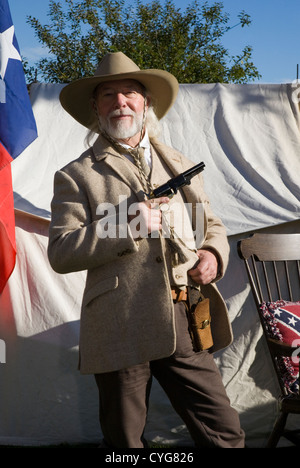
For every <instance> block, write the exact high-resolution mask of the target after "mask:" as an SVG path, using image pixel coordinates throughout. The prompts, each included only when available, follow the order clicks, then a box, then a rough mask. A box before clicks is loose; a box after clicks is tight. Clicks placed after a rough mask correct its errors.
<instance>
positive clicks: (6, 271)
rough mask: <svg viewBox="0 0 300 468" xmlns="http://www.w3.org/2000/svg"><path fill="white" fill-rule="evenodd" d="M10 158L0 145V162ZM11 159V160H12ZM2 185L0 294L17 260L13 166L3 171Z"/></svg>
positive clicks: (0, 187)
mask: <svg viewBox="0 0 300 468" xmlns="http://www.w3.org/2000/svg"><path fill="white" fill-rule="evenodd" d="M7 157H10V156H9V154H8V153H7V151H6V150H5V148H3V146H2V145H1V144H0V161H4V160H5V159H6V158H7ZM10 159H11V158H10ZM0 175H1V183H0V272H1V275H0V293H1V292H2V291H3V289H4V286H5V284H6V282H7V280H8V278H9V277H10V275H11V273H12V271H13V269H14V266H15V260H16V237H15V218H14V198H13V191H12V178H11V165H10V164H6V166H5V167H4V168H3V169H1V171H0Z"/></svg>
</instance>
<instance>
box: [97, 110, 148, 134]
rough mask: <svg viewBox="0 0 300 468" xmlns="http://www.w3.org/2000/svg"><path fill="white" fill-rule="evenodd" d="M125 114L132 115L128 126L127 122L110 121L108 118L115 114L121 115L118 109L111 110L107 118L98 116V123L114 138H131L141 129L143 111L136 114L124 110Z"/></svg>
mask: <svg viewBox="0 0 300 468" xmlns="http://www.w3.org/2000/svg"><path fill="white" fill-rule="evenodd" d="M125 114H126V115H131V116H132V121H131V124H130V126H129V127H128V122H123V121H118V122H114V123H112V122H111V120H110V118H111V117H112V116H115V115H122V112H120V111H113V112H111V113H110V114H109V116H108V117H107V118H104V117H101V116H99V123H100V126H101V128H102V129H103V130H105V132H106V133H108V135H109V136H111V137H112V138H115V139H116V140H124V139H127V138H132V137H133V136H135V135H137V134H138V133H140V132H141V130H142V125H143V112H141V113H140V114H136V113H135V112H132V111H126V112H125Z"/></svg>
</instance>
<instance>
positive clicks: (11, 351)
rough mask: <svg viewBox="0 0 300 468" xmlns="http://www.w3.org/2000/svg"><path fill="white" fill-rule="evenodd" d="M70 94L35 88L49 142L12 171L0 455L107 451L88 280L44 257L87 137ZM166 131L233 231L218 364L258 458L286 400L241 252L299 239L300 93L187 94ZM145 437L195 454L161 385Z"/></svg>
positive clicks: (0, 305)
mask: <svg viewBox="0 0 300 468" xmlns="http://www.w3.org/2000/svg"><path fill="white" fill-rule="evenodd" d="M60 90H61V85H52V84H51V85H44V84H34V85H32V86H31V90H30V91H31V101H32V105H33V110H34V114H35V117H36V121H37V126H38V133H39V137H38V139H37V140H36V141H35V142H34V143H33V144H32V145H31V146H30V147H29V148H28V149H27V150H26V151H25V152H24V153H23V154H22V155H21V156H20V157H19V158H17V160H15V161H14V162H13V164H12V169H13V186H14V192H15V207H16V237H17V250H18V254H17V263H16V267H15V270H14V272H13V274H12V276H11V278H10V280H9V282H8V285H7V287H6V288H5V290H4V292H3V293H2V295H1V296H0V340H1V344H2V345H3V343H4V344H5V355H4V354H3V351H2V363H1V364H0V388H1V398H0V415H1V417H0V445H3V444H10V445H16V444H21V445H43V444H44V445H45V444H59V443H63V442H67V443H97V442H98V441H99V439H100V437H101V433H100V429H99V426H98V402H97V391H96V385H95V383H94V379H93V376H81V375H80V374H79V372H78V370H77V344H78V332H79V320H80V302H81V295H82V291H83V287H84V279H85V272H81V273H73V274H68V275H57V274H56V273H54V272H53V271H52V269H51V267H50V265H49V263H48V260H47V254H46V249H47V242H48V239H47V230H48V225H49V219H50V202H51V198H52V190H53V176H54V173H55V171H56V170H57V169H59V168H61V167H62V166H63V165H65V164H66V163H68V162H69V161H70V160H72V159H75V158H77V157H78V156H79V155H80V154H81V152H82V151H83V150H84V149H85V145H84V139H85V136H86V130H85V129H84V128H83V127H82V126H81V125H79V124H77V123H76V122H75V121H74V120H73V119H72V118H71V117H70V116H68V114H66V113H65V112H64V110H63V109H62V108H61V106H60V104H59V100H58V95H59V92H60ZM162 124H163V125H162V126H163V133H162V137H163V139H164V140H165V142H166V143H167V144H170V145H172V146H173V147H175V148H176V149H178V150H180V151H182V152H183V153H184V154H185V155H186V156H188V157H189V158H190V159H191V160H193V161H194V162H195V163H197V162H199V161H204V162H205V164H206V168H205V171H204V173H203V175H204V179H205V185H206V191H207V193H208V194H209V196H210V199H211V204H212V206H213V209H214V211H215V213H216V214H217V215H218V216H220V217H221V218H222V220H223V222H224V224H225V226H226V228H227V232H228V238H229V242H230V245H231V256H230V263H229V268H228V271H227V274H226V276H225V278H224V279H223V280H222V281H221V282H220V283H219V287H220V290H221V292H222V294H223V296H224V298H225V299H226V302H227V305H228V308H229V313H230V318H231V321H232V325H233V330H234V336H235V339H234V342H233V344H232V346H230V347H229V348H227V349H226V350H224V351H222V352H219V353H218V354H217V355H216V361H217V364H218V366H219V368H220V371H221V373H222V376H223V380H224V383H225V386H226V389H227V392H228V395H229V397H230V399H231V402H232V405H233V406H234V407H235V408H236V409H237V410H238V411H239V413H240V418H241V422H242V426H243V428H244V430H245V432H246V438H247V444H248V446H250V447H260V446H263V444H264V442H265V440H266V437H267V435H268V433H269V431H270V430H271V428H272V424H273V422H274V418H275V414H276V398H277V394H278V388H277V386H276V383H275V379H274V374H273V371H272V368H271V364H270V359H269V357H268V355H267V352H266V346H265V343H264V340H263V338H262V333H261V329H260V325H259V322H258V317H257V313H256V311H255V308H254V303H253V300H252V298H251V294H250V287H249V284H248V282H247V278H246V274H245V272H244V269H243V265H242V263H241V261H240V260H239V258H238V255H237V249H236V245H237V241H238V240H239V239H240V238H242V237H247V236H248V235H249V234H250V233H252V232H254V231H257V230H266V231H268V232H299V230H300V222H299V213H300V188H299V180H300V113H299V104H298V99H297V89H296V87H295V86H294V85H293V84H285V85H224V84H210V85H181V86H180V92H179V96H178V99H177V101H176V103H175V105H174V107H173V108H172V109H171V111H170V112H169V114H168V115H167V116H166V117H165V118H164V119H163V122H162ZM2 349H3V346H2ZM0 361H1V359H0ZM3 361H5V362H3ZM293 424H295V421H294V420H293V418H291V419H290V422H289V425H291V426H293ZM146 437H147V438H148V439H149V440H153V441H161V442H165V443H166V442H168V443H172V444H185V445H189V444H191V440H190V438H189V435H188V433H187V431H186V429H185V427H184V425H183V424H182V421H181V420H180V419H179V418H178V417H177V415H176V414H175V413H174V411H173V410H172V408H171V407H170V404H169V402H168V401H167V399H166V397H165V395H164V394H163V392H162V390H161V389H160V388H159V387H158V385H157V384H155V383H154V386H153V392H152V397H151V410H150V413H149V419H148V424H147V428H146Z"/></svg>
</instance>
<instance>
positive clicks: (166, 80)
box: [60, 69, 179, 129]
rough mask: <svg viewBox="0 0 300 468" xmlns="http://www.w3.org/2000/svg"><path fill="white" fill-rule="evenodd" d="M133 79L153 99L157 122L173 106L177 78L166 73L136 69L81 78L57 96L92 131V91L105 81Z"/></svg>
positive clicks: (78, 120) (93, 116)
mask: <svg viewBox="0 0 300 468" xmlns="http://www.w3.org/2000/svg"><path fill="white" fill-rule="evenodd" d="M125 79H132V80H137V81H139V82H140V83H142V84H143V85H144V86H145V88H146V89H147V91H149V92H150V94H151V96H152V97H153V99H154V110H155V113H156V116H157V118H158V119H159V120H160V119H161V118H162V117H163V116H164V115H165V114H166V113H167V112H168V111H169V109H170V108H171V107H172V105H173V104H174V102H175V100H176V97H177V94H178V89H179V84H178V81H177V80H176V78H175V77H174V76H173V75H172V74H171V73H169V72H167V71H165V70H156V69H150V70H139V71H136V72H129V73H118V74H116V75H102V76H92V77H88V78H82V79H79V80H76V81H74V82H72V83H70V84H68V85H66V86H65V87H64V88H63V89H62V91H61V93H60V102H61V105H62V106H63V108H64V109H65V110H66V111H67V112H68V113H69V114H70V115H71V116H72V117H73V118H74V119H75V120H77V122H79V123H81V124H82V125H84V126H85V127H87V128H89V129H90V128H93V124H94V123H95V113H94V111H93V109H92V104H91V99H92V96H93V92H94V90H95V88H96V87H97V86H98V85H99V84H100V83H104V82H106V81H114V80H125Z"/></svg>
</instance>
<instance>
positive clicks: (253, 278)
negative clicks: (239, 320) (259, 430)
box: [238, 233, 300, 448]
mask: <svg viewBox="0 0 300 468" xmlns="http://www.w3.org/2000/svg"><path fill="white" fill-rule="evenodd" d="M238 253H239V256H240V258H241V259H242V260H243V261H244V264H245V267H246V271H247V274H248V278H249V282H250V285H251V289H252V293H253V297H254V300H255V303H256V307H257V311H258V313H259V318H260V321H261V324H262V328H263V331H264V336H265V338H266V340H267V344H268V349H269V351H270V356H271V359H272V362H273V366H274V369H275V373H276V376H277V380H278V383H279V386H280V390H281V394H280V396H279V415H278V417H277V419H276V422H275V425H274V428H273V431H272V433H271V435H270V437H269V439H268V442H267V447H268V448H274V447H276V446H277V444H278V441H279V439H280V437H282V436H284V437H286V438H287V439H288V440H290V441H292V442H293V443H294V444H296V445H298V444H299V439H297V433H298V432H300V430H299V431H286V430H285V426H286V421H287V418H288V415H289V414H290V413H293V414H300V394H295V393H292V394H291V393H290V392H289V391H287V388H286V386H285V384H284V381H283V376H282V370H281V366H280V359H282V357H283V356H289V357H292V356H293V353H294V352H296V353H298V352H300V348H298V347H296V348H294V347H291V346H289V345H287V344H285V343H283V342H281V341H278V340H276V339H273V338H272V337H271V336H270V332H269V329H268V327H267V324H266V322H265V320H264V318H263V316H262V313H261V309H260V305H261V304H262V303H263V302H268V301H270V302H273V301H274V302H275V301H277V300H286V301H292V302H294V301H299V300H300V234H261V233H256V234H254V235H252V236H251V237H248V238H247V239H243V240H240V241H239V242H238Z"/></svg>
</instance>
